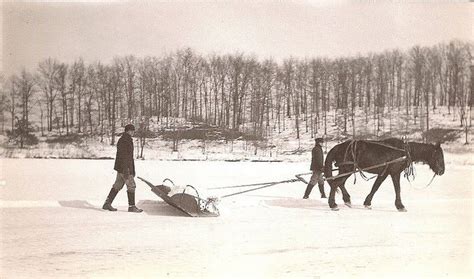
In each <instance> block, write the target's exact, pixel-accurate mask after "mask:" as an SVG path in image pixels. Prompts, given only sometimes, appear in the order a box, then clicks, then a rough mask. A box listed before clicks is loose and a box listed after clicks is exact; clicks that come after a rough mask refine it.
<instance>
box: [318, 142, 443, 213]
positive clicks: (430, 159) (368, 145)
mask: <svg viewBox="0 0 474 279" xmlns="http://www.w3.org/2000/svg"><path fill="white" fill-rule="evenodd" d="M403 158H405V159H403ZM387 162H389V163H388V164H384V163H387ZM412 162H423V163H426V164H428V165H429V167H430V169H431V170H433V172H434V173H435V174H436V175H442V174H443V173H444V155H443V150H442V149H441V146H440V144H439V143H437V144H426V143H417V142H408V143H405V142H403V141H402V140H399V139H395V138H390V139H386V140H383V141H367V140H348V141H345V142H343V143H340V144H338V145H336V146H334V147H333V148H332V149H331V150H330V151H329V153H328V155H327V156H326V161H325V167H324V175H325V177H326V179H327V182H328V183H329V185H330V187H331V192H330V193H329V200H328V201H329V207H330V208H331V209H333V210H337V209H338V208H337V204H336V202H335V193H336V190H337V188H340V189H341V191H342V196H343V200H344V203H345V204H346V205H348V206H350V204H351V197H350V195H349V193H348V192H347V190H346V188H345V186H344V184H345V182H346V180H347V178H349V176H350V175H351V174H352V173H353V172H354V171H356V170H365V171H366V172H369V173H374V174H377V179H376V180H375V183H374V185H373V186H372V190H371V191H370V193H369V195H368V196H367V198H366V199H365V201H364V206H365V207H366V208H369V209H370V208H371V203H372V198H373V197H374V194H375V192H377V190H378V189H379V187H380V185H381V184H382V182H383V181H384V180H385V178H387V176H389V175H390V177H391V178H392V182H393V186H394V187H395V194H396V197H395V206H396V208H397V209H398V210H399V211H406V209H405V206H404V205H403V204H402V200H401V197H400V174H401V173H402V171H403V170H406V169H407V168H409V167H410V164H411V163H412ZM333 163H335V166H336V167H338V168H339V175H337V176H335V177H333V175H332V168H333ZM374 166H375V168H374ZM341 174H342V175H341ZM344 174H347V175H344Z"/></svg>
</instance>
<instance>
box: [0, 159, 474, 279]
mask: <svg viewBox="0 0 474 279" xmlns="http://www.w3.org/2000/svg"><path fill="white" fill-rule="evenodd" d="M466 156H471V155H469V154H467V155H466ZM445 158H446V161H447V162H449V161H450V159H449V154H445ZM112 167H113V161H112V160H59V159H58V160H43V159H0V171H1V172H0V218H1V219H0V225H1V230H0V235H1V242H0V245H1V246H0V277H1V278H22V277H24V278H43V277H51V278H70V277H80V278H103V277H109V278H122V277H129V278H130V277H140V278H141V277H149V278H176V277H178V278H182V277H184V278H249V277H250V278H302V277H308V278H318V277H321V278H345V277H359V278H380V277H383V278H472V275H473V271H472V267H473V259H472V251H473V245H472V216H473V214H472V213H473V210H472V197H473V196H472V186H473V183H472V181H473V170H474V168H473V166H463V165H457V164H449V163H447V165H446V173H445V174H444V175H443V176H441V177H437V178H436V179H435V180H434V182H433V183H432V184H431V185H430V186H429V187H428V188H424V189H420V188H423V187H424V186H425V185H426V184H427V183H428V182H429V180H430V178H431V176H432V172H431V171H430V170H429V169H428V167H426V166H423V165H417V166H416V171H417V178H416V180H415V182H413V183H412V185H410V184H409V183H408V182H407V181H406V180H405V179H403V180H402V200H403V202H404V204H405V206H406V207H407V209H408V212H404V213H401V212H398V211H397V210H396V209H395V206H394V199H395V195H394V190H393V186H392V185H391V181H390V180H387V181H385V182H384V184H382V187H381V188H380V190H379V191H378V192H377V194H376V195H375V197H374V199H373V202H372V206H373V209H372V210H366V209H363V207H362V206H361V205H362V201H363V199H364V198H365V196H366V195H367V194H368V193H369V191H370V187H371V184H372V183H373V181H370V182H365V181H364V180H363V179H362V178H360V176H358V177H357V184H356V185H353V178H352V177H351V178H349V180H348V182H347V188H348V190H349V192H350V194H351V195H352V202H353V204H354V205H355V206H354V208H352V209H351V208H347V207H345V206H344V205H343V203H342V201H341V200H340V195H339V196H338V199H337V202H338V204H339V206H340V208H341V210H340V211H338V212H333V211H330V210H329V207H328V205H327V200H326V199H324V200H323V199H320V198H319V194H318V191H317V189H316V188H317V187H316V188H315V189H314V190H313V193H312V196H311V198H310V199H309V200H302V199H301V197H302V195H303V192H304V189H305V186H306V185H304V184H303V183H301V182H295V183H286V184H281V185H277V186H274V187H270V188H267V189H262V190H259V191H255V192H250V193H246V194H243V195H238V196H234V197H231V198H228V199H223V200H222V201H221V203H220V204H219V208H220V212H221V216H220V217H217V218H190V217H183V216H182V215H181V214H180V213H178V212H177V211H176V210H175V209H173V208H171V207H170V206H168V205H166V204H165V203H164V202H162V201H161V200H159V198H158V197H157V196H155V195H154V194H153V193H152V192H151V191H150V190H149V188H148V187H147V186H146V185H145V184H144V183H142V182H141V181H138V180H137V204H138V206H139V207H141V208H143V209H144V213H142V214H133V213H128V212H126V209H127V199H126V193H125V190H122V191H121V192H120V193H119V195H118V197H117V199H116V200H115V202H114V205H115V206H117V207H118V209H119V211H118V212H105V211H102V210H101V209H100V207H101V206H102V203H103V200H104V199H105V197H106V195H107V193H108V191H109V189H110V187H111V185H112V183H113V180H114V177H115V172H114V171H113V170H112ZM136 168H137V175H138V176H142V177H144V178H146V179H148V180H150V181H152V182H154V183H156V184H159V183H161V181H162V180H163V179H164V178H171V179H172V180H174V181H175V183H176V184H180V185H185V184H192V185H193V186H196V187H198V188H199V189H201V190H202V193H203V194H205V195H214V196H222V195H224V194H227V193H230V192H231V191H228V190H227V191H222V190H220V192H218V191H210V190H207V191H206V188H207V187H216V186H226V185H236V184H245V183H257V182H269V181H279V180H286V179H291V178H294V175H295V174H297V173H304V172H307V171H308V163H250V162H178V161H136ZM232 191H233V190H232ZM326 191H328V189H327V188H326Z"/></svg>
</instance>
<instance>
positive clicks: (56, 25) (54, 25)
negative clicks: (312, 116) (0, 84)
mask: <svg viewBox="0 0 474 279" xmlns="http://www.w3.org/2000/svg"><path fill="white" fill-rule="evenodd" d="M372 2H374V1H341V0H339V1H259V2H255V1H246V2H243V3H240V2H223V1H213V2H207V3H203V2H201V3H198V2H195V1H187V2H185V1H179V2H166V1H164V2H154V3H150V2H141V1H140V2H110V1H109V2H106V3H105V2H104V3H97V2H88V1H85V2H84V1H80V3H51V2H40V3H4V4H3V6H2V11H3V13H2V22H3V26H2V31H3V32H2V53H3V55H2V66H3V67H2V68H3V71H4V72H5V73H6V74H7V75H9V74H11V73H13V72H18V71H19V70H20V69H21V68H22V67H26V68H27V69H32V68H35V67H36V66H37V63H38V62H39V61H40V60H43V59H45V58H47V57H55V58H57V59H59V60H60V61H63V62H71V61H74V60H75V59H77V58H78V57H83V58H84V59H85V60H86V62H93V61H96V60H100V61H103V62H105V63H108V62H109V61H110V60H111V59H112V58H113V57H114V56H116V55H127V54H133V55H136V56H138V57H143V56H146V55H153V56H160V55H161V54H163V53H164V52H171V51H174V50H176V49H177V48H182V47H188V46H189V47H191V48H193V49H195V50H196V51H198V52H199V53H202V54H207V53H211V52H216V53H221V54H225V53H234V52H236V51H242V52H244V53H247V54H255V55H256V56H257V57H259V58H267V57H273V58H276V59H281V58H285V57H289V56H295V57H305V56H308V57H314V56H329V57H335V56H347V55H356V54H358V53H361V54H365V53H367V52H370V51H374V52H378V51H383V50H385V49H392V48H401V49H407V48H409V47H411V46H413V45H416V44H419V45H422V46H425V45H426V46H432V45H434V44H437V43H439V42H443V41H449V40H451V39H454V38H457V39H461V40H472V38H473V33H472V26H473V11H474V9H473V7H474V5H473V4H471V3H466V2H465V1H442V2H441V3H439V1H438V3H433V1H423V3H419V2H420V1H418V3H405V4H400V3H399V2H401V1H385V2H384V3H383V4H380V3H379V4H372ZM459 2H464V3H459ZM0 5H1V4H0Z"/></svg>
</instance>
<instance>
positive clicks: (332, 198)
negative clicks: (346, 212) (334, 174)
mask: <svg viewBox="0 0 474 279" xmlns="http://www.w3.org/2000/svg"><path fill="white" fill-rule="evenodd" d="M348 177H349V176H346V177H340V178H337V179H334V180H332V181H328V183H329V186H331V191H330V192H329V199H328V203H329V207H330V208H331V209H332V210H339V209H338V208H337V204H336V191H337V188H341V187H344V183H345V182H346V180H347V178H348ZM346 192H347V190H346Z"/></svg>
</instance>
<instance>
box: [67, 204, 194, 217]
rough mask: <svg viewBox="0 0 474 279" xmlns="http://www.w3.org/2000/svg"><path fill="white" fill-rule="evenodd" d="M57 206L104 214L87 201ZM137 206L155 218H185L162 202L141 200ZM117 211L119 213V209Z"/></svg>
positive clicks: (100, 208)
mask: <svg viewBox="0 0 474 279" xmlns="http://www.w3.org/2000/svg"><path fill="white" fill-rule="evenodd" d="M58 203H59V205H61V206H62V207H70V208H79V209H89V210H95V211H101V212H105V211H104V210H103V209H102V207H97V206H95V205H93V204H91V203H89V202H88V201H85V200H71V201H58ZM137 206H138V207H139V208H141V209H143V212H145V213H146V214H148V215H157V216H176V217H186V216H187V215H185V214H184V213H182V212H181V211H179V210H177V209H176V208H173V207H172V206H170V205H168V204H167V203H165V202H164V201H153V200H141V201H139V202H138V204H137ZM119 211H121V210H120V209H119Z"/></svg>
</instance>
